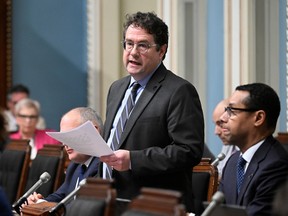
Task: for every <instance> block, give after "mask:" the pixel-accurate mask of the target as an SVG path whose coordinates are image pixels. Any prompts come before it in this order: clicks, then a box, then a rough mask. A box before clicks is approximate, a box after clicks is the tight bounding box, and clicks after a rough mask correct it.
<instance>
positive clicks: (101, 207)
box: [65, 177, 116, 216]
mask: <svg viewBox="0 0 288 216" xmlns="http://www.w3.org/2000/svg"><path fill="white" fill-rule="evenodd" d="M112 184H113V181H112V180H107V179H101V178H91V177H90V178H87V180H86V184H85V185H83V186H81V188H80V190H79V191H78V192H77V198H76V199H75V200H73V201H72V202H71V204H68V205H69V208H67V209H66V214H65V215H67V216H74V215H75V216H76V215H77V216H78V215H85V216H90V215H91V216H92V215H93V216H94V215H99V216H114V209H115V207H116V190H115V189H114V188H113V187H112Z"/></svg>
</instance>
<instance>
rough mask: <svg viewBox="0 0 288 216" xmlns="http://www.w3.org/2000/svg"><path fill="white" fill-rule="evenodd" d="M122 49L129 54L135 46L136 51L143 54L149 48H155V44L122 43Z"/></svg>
mask: <svg viewBox="0 0 288 216" xmlns="http://www.w3.org/2000/svg"><path fill="white" fill-rule="evenodd" d="M122 43H123V48H124V49H125V50H126V51H127V52H131V51H132V50H133V48H134V46H135V45H136V50H137V51H138V52H140V53H141V54H144V53H146V52H147V51H148V49H150V48H151V47H154V46H157V44H149V43H147V42H139V43H134V42H132V41H123V42H122Z"/></svg>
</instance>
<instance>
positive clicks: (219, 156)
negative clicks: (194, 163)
mask: <svg viewBox="0 0 288 216" xmlns="http://www.w3.org/2000/svg"><path fill="white" fill-rule="evenodd" d="M225 157H226V155H225V154H224V153H223V152H221V153H220V154H218V156H217V158H216V159H215V160H214V161H213V162H212V163H211V165H213V166H217V165H218V164H219V162H220V161H222V160H223V159H224V158H225Z"/></svg>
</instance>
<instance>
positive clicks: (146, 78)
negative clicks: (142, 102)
mask: <svg viewBox="0 0 288 216" xmlns="http://www.w3.org/2000/svg"><path fill="white" fill-rule="evenodd" d="M161 63H162V62H160V63H159V64H158V65H157V67H156V68H155V70H154V71H153V72H152V73H150V74H149V75H148V76H146V77H144V79H142V80H139V81H138V83H139V84H140V85H141V87H142V88H145V86H146V85H147V83H148V81H149V80H150V78H151V77H152V76H153V74H154V73H155V71H156V70H157V69H158V68H159V66H160V65H161ZM134 82H137V81H136V80H135V79H134V78H133V77H132V76H131V79H130V85H129V88H130V87H131V86H132V84H133V83H134Z"/></svg>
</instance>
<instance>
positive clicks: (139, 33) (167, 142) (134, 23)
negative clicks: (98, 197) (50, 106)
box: [100, 12, 204, 212]
mask: <svg viewBox="0 0 288 216" xmlns="http://www.w3.org/2000/svg"><path fill="white" fill-rule="evenodd" d="M126 18H127V22H126V24H125V26H124V32H123V47H124V50H123V63H124V66H125V68H126V70H127V72H128V73H129V74H130V76H127V77H124V78H122V79H120V80H118V81H116V82H114V83H113V84H112V85H111V87H110V90H109V93H108V98H107V110H106V122H105V125H104V139H105V140H107V143H108V145H111V143H112V142H113V141H114V138H115V137H114V138H113V136H114V135H115V136H116V135H118V125H117V123H118V120H119V118H120V116H121V118H122V114H121V113H122V110H123V108H124V107H125V104H126V101H127V98H128V97H129V94H130V92H131V89H132V86H133V83H134V82H137V83H139V84H140V87H139V88H138V90H137V96H136V102H135V103H136V105H135V107H134V109H133V110H132V112H131V113H130V114H129V115H130V117H129V119H128V120H127V123H126V125H124V126H125V128H124V131H123V133H122V135H121V137H120V138H119V137H117V139H119V140H117V141H119V145H118V146H117V148H116V149H115V151H114V154H112V155H109V156H102V157H100V160H101V161H102V162H104V163H105V164H103V169H101V170H100V171H103V173H102V176H103V177H104V178H106V177H109V176H106V171H107V170H106V167H107V165H108V168H109V167H112V168H113V170H112V177H113V178H114V179H115V185H116V189H117V196H118V197H119V198H123V199H132V198H133V197H135V196H136V195H138V194H139V191H140V189H141V187H154V188H165V189H172V190H177V191H180V192H182V193H183V198H184V202H185V204H186V208H187V211H189V212H191V211H192V210H193V209H192V203H193V201H192V196H193V195H192V167H193V166H195V165H196V164H198V163H199V161H200V160H201V157H202V154H203V146H204V121H203V113H202V107H201V103H200V100H199V96H198V93H197V91H196V89H195V88H194V86H193V85H192V84H191V83H189V82H188V81H186V80H184V79H182V78H180V77H178V76H176V75H175V74H173V73H172V72H171V71H169V70H167V69H166V68H165V66H164V65H163V63H162V61H163V59H164V58H165V54H166V52H167V47H168V27H167V25H166V24H165V23H164V22H163V21H162V20H161V19H159V18H158V17H157V16H156V14H154V13H141V12H137V13H136V14H132V15H127V17H126ZM121 120H122V119H121ZM116 125H117V128H116ZM122 126H123V125H122ZM113 145H114V142H113ZM113 145H112V146H113Z"/></svg>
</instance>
